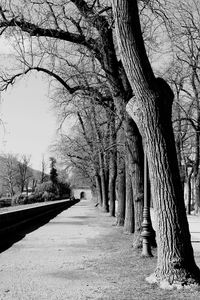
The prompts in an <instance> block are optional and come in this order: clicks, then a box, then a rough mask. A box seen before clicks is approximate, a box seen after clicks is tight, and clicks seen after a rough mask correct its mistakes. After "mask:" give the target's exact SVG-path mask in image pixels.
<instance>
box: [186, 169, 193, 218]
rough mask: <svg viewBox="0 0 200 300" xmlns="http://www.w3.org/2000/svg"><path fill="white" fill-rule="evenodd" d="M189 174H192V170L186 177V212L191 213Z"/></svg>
mask: <svg viewBox="0 0 200 300" xmlns="http://www.w3.org/2000/svg"><path fill="white" fill-rule="evenodd" d="M191 176H192V172H190V173H189V175H188V177H187V213H188V215H190V214H191V200H192V191H191Z"/></svg>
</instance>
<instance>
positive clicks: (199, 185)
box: [195, 170, 200, 214]
mask: <svg viewBox="0 0 200 300" xmlns="http://www.w3.org/2000/svg"><path fill="white" fill-rule="evenodd" d="M199 212H200V170H198V172H197V175H196V178H195V213H196V214H199Z"/></svg>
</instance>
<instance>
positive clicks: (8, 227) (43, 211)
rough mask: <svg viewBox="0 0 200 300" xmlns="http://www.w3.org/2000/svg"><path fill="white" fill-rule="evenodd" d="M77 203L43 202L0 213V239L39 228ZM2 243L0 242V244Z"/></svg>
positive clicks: (76, 200)
mask: <svg viewBox="0 0 200 300" xmlns="http://www.w3.org/2000/svg"><path fill="white" fill-rule="evenodd" d="M77 202H79V199H75V200H59V201H51V202H43V203H40V204H38V203H37V204H30V205H28V204H27V205H23V206H22V207H21V208H19V206H18V207H17V209H16V210H15V209H13V210H11V211H7V212H2V213H0V239H1V238H2V236H4V237H5V236H6V235H9V234H11V235H13V234H15V233H18V231H21V230H23V229H24V230H26V227H27V226H30V225H33V224H34V225H35V226H36V227H39V226H41V224H42V223H43V222H44V224H45V223H47V222H48V221H49V220H50V219H52V218H53V217H55V216H56V215H57V214H59V213H60V212H62V211H63V210H65V209H67V208H69V207H70V206H72V205H74V204H76V203H77ZM1 242H2V241H0V243H1Z"/></svg>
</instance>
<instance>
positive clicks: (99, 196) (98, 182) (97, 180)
mask: <svg viewBox="0 0 200 300" xmlns="http://www.w3.org/2000/svg"><path fill="white" fill-rule="evenodd" d="M95 184H96V191H97V201H98V203H99V205H100V206H101V207H102V206H103V200H102V190H101V178H100V176H99V175H98V174H96V175H95Z"/></svg>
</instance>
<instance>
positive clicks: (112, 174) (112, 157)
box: [108, 112, 117, 217]
mask: <svg viewBox="0 0 200 300" xmlns="http://www.w3.org/2000/svg"><path fill="white" fill-rule="evenodd" d="M110 147H111V148H110V152H109V184H108V193H109V212H110V216H111V217H115V200H116V197H115V185H116V178H117V145H116V129H115V115H114V113H112V112H111V115H110Z"/></svg>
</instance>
